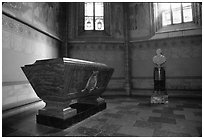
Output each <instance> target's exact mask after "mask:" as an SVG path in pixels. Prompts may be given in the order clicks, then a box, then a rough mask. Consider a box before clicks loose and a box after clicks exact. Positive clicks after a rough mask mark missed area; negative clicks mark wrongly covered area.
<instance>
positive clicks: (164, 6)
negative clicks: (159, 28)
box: [159, 3, 170, 11]
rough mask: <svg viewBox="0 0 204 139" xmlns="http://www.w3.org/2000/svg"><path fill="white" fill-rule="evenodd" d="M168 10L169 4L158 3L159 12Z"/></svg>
mask: <svg viewBox="0 0 204 139" xmlns="http://www.w3.org/2000/svg"><path fill="white" fill-rule="evenodd" d="M168 10H170V3H159V11H168Z"/></svg>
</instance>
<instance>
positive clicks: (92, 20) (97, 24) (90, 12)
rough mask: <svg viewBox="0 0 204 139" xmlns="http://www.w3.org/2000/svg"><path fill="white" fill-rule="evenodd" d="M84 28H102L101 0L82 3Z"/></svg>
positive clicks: (102, 9)
mask: <svg viewBox="0 0 204 139" xmlns="http://www.w3.org/2000/svg"><path fill="white" fill-rule="evenodd" d="M84 30H104V4H103V2H85V3H84Z"/></svg>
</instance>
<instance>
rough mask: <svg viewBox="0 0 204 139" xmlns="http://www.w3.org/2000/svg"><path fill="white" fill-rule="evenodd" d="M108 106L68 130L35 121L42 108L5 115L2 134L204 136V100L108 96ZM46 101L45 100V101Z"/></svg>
mask: <svg viewBox="0 0 204 139" xmlns="http://www.w3.org/2000/svg"><path fill="white" fill-rule="evenodd" d="M106 102H107V109H105V110H103V111H102V112H99V113H97V114H95V115H93V116H91V117H89V118H87V119H86V120H84V121H82V122H79V123H78V124H75V125H74V126H71V127H69V128H67V129H64V130H62V129H57V128H52V127H48V126H44V125H40V124H36V121H35V115H36V113H37V110H38V109H39V108H40V107H43V105H41V106H39V107H35V108H32V109H30V110H28V111H26V112H23V113H21V114H18V115H15V116H12V117H8V118H4V119H3V121H2V126H3V130H2V134H3V136H115V137H117V136H119V137H121V136H137V137H138V136H139V137H142V136H143V137H148V136H150V137H151V136H163V137H168V136H173V137H189V136H193V137H198V136H202V101H201V100H191V99H178V98H177V99H176V98H170V99H169V104H165V105H164V104H160V105H158V104H154V105H150V103H149V102H150V99H149V98H109V99H106ZM42 104H43V103H42Z"/></svg>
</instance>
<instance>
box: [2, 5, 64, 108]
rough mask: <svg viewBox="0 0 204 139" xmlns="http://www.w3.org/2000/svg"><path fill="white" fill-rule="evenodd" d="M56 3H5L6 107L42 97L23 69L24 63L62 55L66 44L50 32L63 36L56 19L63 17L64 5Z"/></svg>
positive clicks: (3, 99)
mask: <svg viewBox="0 0 204 139" xmlns="http://www.w3.org/2000/svg"><path fill="white" fill-rule="evenodd" d="M53 4H54V3H53ZM53 4H51V5H50V4H48V3H26V2H25V3H20V2H19V3H5V4H4V5H3V12H4V13H3V15H2V105H3V110H5V109H9V108H12V107H16V106H19V105H23V104H25V103H29V102H33V101H36V100H38V99H39V98H38V97H37V95H36V94H35V92H34V90H33V89H32V87H31V85H30V84H29V82H28V80H27V78H26V77H25V75H24V73H23V72H22V70H21V67H22V66H24V65H26V64H32V63H34V62H35V61H36V60H39V59H47V58H55V57H59V56H60V47H61V45H62V44H61V41H60V39H55V38H54V37H50V35H53V36H55V37H56V38H60V37H61V36H60V35H59V32H60V26H59V25H60V24H59V22H56V20H57V18H59V6H60V5H59V4H58V3H56V4H54V5H53ZM52 5H53V6H52ZM40 13H41V14H40ZM13 17H14V18H13ZM43 32H47V33H48V34H50V35H48V34H46V33H43Z"/></svg>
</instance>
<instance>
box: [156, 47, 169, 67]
mask: <svg viewBox="0 0 204 139" xmlns="http://www.w3.org/2000/svg"><path fill="white" fill-rule="evenodd" d="M156 54H157V55H155V56H154V57H153V62H154V64H156V65H157V67H161V66H162V65H163V64H164V63H165V62H166V57H165V56H164V55H162V50H161V49H160V48H159V49H157V50H156Z"/></svg>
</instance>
